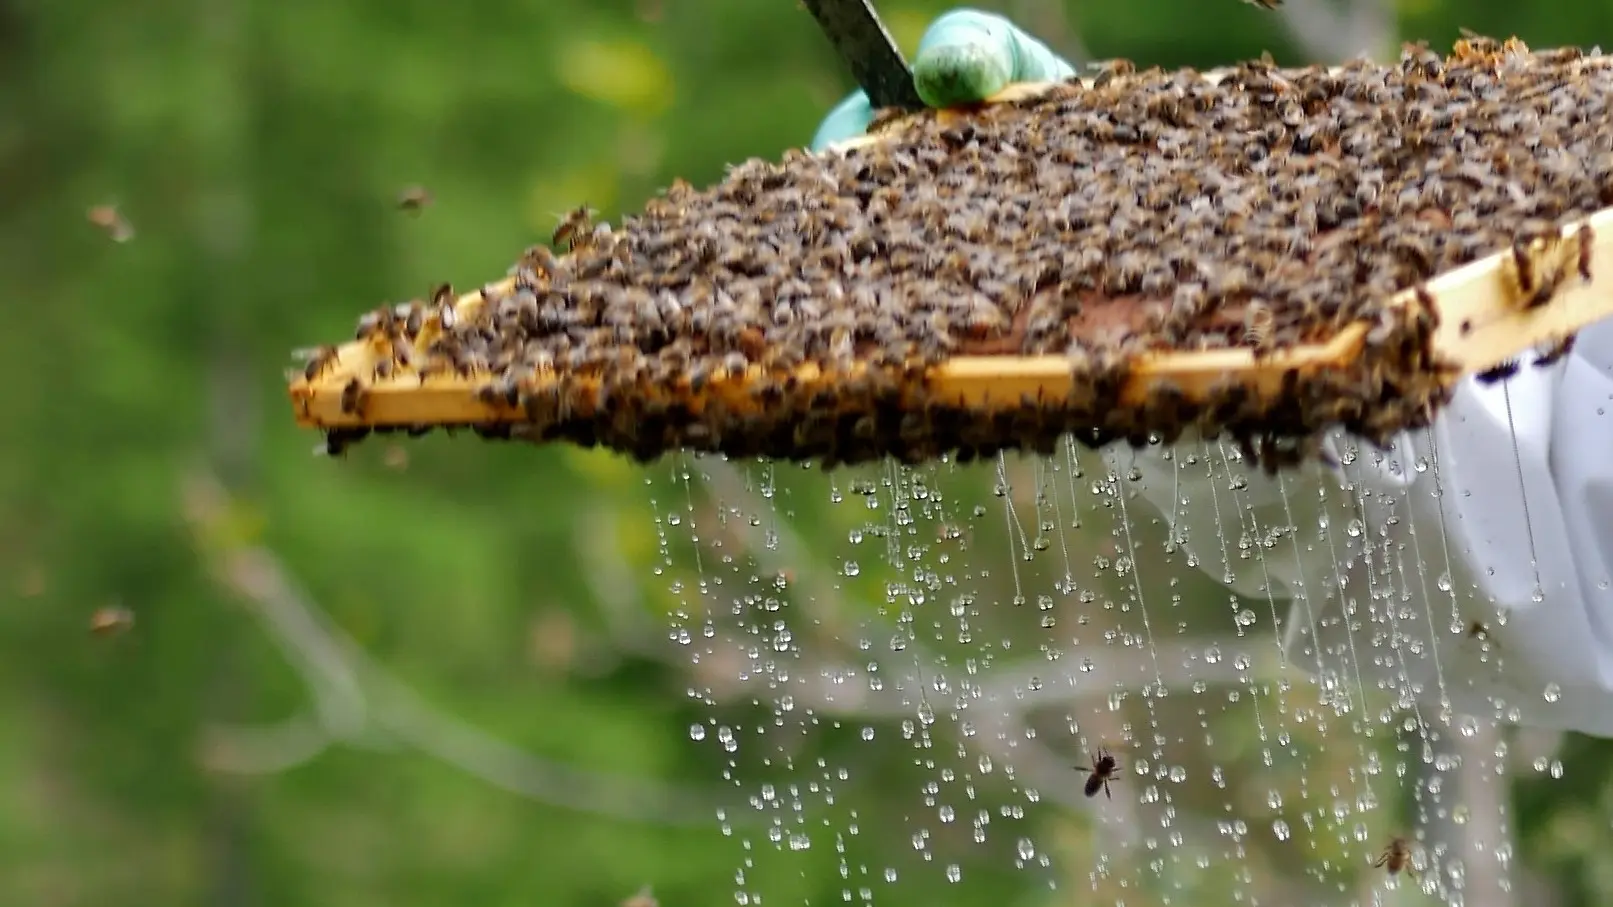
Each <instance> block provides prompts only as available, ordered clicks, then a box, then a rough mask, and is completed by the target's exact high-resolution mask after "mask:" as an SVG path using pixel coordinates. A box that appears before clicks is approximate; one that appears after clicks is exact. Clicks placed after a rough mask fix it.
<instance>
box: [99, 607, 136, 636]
mask: <svg viewBox="0 0 1613 907" xmlns="http://www.w3.org/2000/svg"><path fill="white" fill-rule="evenodd" d="M133 626H134V612H133V611H130V610H129V609H128V608H125V607H123V606H122V605H107V606H106V607H103V608H96V609H95V613H94V614H91V615H90V632H91V633H94V634H95V635H96V636H116V635H118V634H121V633H125V632H127V631H128V630H129V629H130V628H132V627H133Z"/></svg>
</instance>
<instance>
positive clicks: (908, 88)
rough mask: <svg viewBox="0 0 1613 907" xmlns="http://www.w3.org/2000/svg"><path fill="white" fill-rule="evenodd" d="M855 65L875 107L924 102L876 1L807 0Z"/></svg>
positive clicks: (912, 106)
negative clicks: (887, 28) (880, 15)
mask: <svg viewBox="0 0 1613 907" xmlns="http://www.w3.org/2000/svg"><path fill="white" fill-rule="evenodd" d="M803 2H805V4H806V8H807V9H809V10H811V11H812V15H813V17H814V18H816V19H817V20H818V26H819V27H820V28H822V29H823V32H824V34H826V35H828V36H829V42H830V43H832V44H833V45H834V46H835V50H837V51H839V52H840V59H842V60H844V61H846V65H847V66H849V67H851V72H852V75H854V76H856V77H857V84H858V85H861V86H862V90H863V91H865V92H867V94H868V100H869V101H870V102H871V103H872V104H873V105H874V107H875V108H876V109H877V108H880V107H902V108H905V109H907V110H919V109H921V108H922V107H924V101H923V100H921V99H920V98H919V93H918V90H917V89H915V88H914V87H913V71H912V70H911V69H908V68H907V60H905V59H903V58H902V51H901V50H900V49H899V48H897V46H896V41H895V40H894V39H893V38H891V33H890V32H888V31H886V30H885V23H883V22H881V21H880V20H879V13H877V12H875V11H874V4H873V0H803Z"/></svg>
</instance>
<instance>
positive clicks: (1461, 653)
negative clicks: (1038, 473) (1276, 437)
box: [812, 9, 1613, 737]
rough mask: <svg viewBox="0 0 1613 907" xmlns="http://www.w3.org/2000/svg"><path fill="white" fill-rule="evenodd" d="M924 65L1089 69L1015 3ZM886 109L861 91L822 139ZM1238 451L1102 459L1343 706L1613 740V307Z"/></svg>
mask: <svg viewBox="0 0 1613 907" xmlns="http://www.w3.org/2000/svg"><path fill="white" fill-rule="evenodd" d="M913 72H914V82H915V85H916V86H917V87H918V88H919V89H920V94H921V96H923V97H924V98H926V100H927V102H929V103H955V102H958V101H960V100H969V99H983V98H987V97H990V96H991V95H992V94H994V93H995V92H997V91H999V90H1001V89H1002V88H1003V87H1004V86H1005V85H1007V84H1009V83H1012V82H1020V81H1032V82H1034V81H1044V80H1049V79H1063V78H1068V77H1069V76H1070V75H1071V74H1072V73H1074V72H1075V69H1074V67H1072V66H1071V65H1070V63H1068V62H1067V61H1065V60H1063V59H1062V58H1060V57H1058V56H1057V55H1056V54H1054V53H1053V52H1052V51H1051V50H1050V49H1048V47H1047V46H1046V45H1044V44H1042V43H1041V42H1039V41H1037V40H1036V39H1034V38H1032V37H1031V36H1030V35H1028V34H1027V33H1025V32H1024V31H1022V30H1020V29H1019V28H1018V27H1017V26H1015V25H1014V24H1013V23H1012V22H1010V21H1008V20H1007V19H1005V18H1003V17H1001V16H997V15H994V14H991V13H985V12H981V11H979V10H972V9H958V10H953V11H951V12H948V13H946V14H945V15H942V16H941V17H939V18H937V19H936V20H935V21H934V23H932V24H931V25H930V27H929V29H928V30H927V31H926V32H925V34H924V37H923V39H922V40H921V41H920V42H919V51H918V54H917V55H916V57H915V59H914V62H913ZM872 117H873V109H872V107H871V106H870V104H869V103H868V99H867V97H866V96H864V95H863V94H862V93H861V92H856V93H853V94H852V95H851V96H850V97H848V98H847V99H846V100H845V101H843V102H842V103H841V104H840V105H838V106H837V107H836V108H835V109H834V110H832V111H831V112H830V113H829V115H828V116H827V117H826V118H825V119H824V121H823V122H822V124H820V126H819V128H818V132H817V135H816V136H815V137H814V139H813V143H812V147H813V148H824V147H826V146H828V145H830V144H832V143H834V142H836V141H839V140H841V139H844V138H846V137H849V136H852V135H856V134H858V133H861V132H862V131H863V130H864V129H865V128H866V127H867V126H868V123H869V121H870V120H871V119H872ZM1509 402H1510V410H1509V406H1508V403H1509ZM1233 450H1234V448H1233V447H1232V446H1231V445H1223V444H1217V443H1196V444H1195V443H1183V444H1179V445H1177V446H1176V447H1175V448H1174V449H1171V450H1162V449H1159V448H1148V449H1143V450H1135V449H1132V448H1130V447H1126V446H1115V447H1112V448H1109V449H1107V450H1106V451H1105V452H1104V455H1105V457H1107V458H1108V459H1109V461H1110V463H1111V465H1112V466H1113V467H1114V468H1115V472H1116V473H1117V474H1118V475H1121V476H1126V477H1128V478H1126V479H1122V488H1123V490H1126V491H1130V490H1136V491H1138V492H1139V493H1140V496H1141V497H1143V498H1144V499H1146V500H1147V501H1149V502H1151V503H1152V504H1153V506H1154V507H1156V508H1157V509H1158V510H1159V512H1160V513H1161V514H1163V515H1164V518H1165V519H1166V520H1167V521H1168V522H1169V524H1170V525H1171V527H1172V531H1173V533H1174V534H1175V536H1176V538H1178V539H1179V540H1181V542H1182V543H1183V546H1184V547H1185V548H1187V549H1188V551H1189V553H1190V554H1191V555H1192V557H1193V558H1194V559H1196V561H1197V563H1198V564H1199V565H1200V566H1201V567H1202V568H1203V569H1205V570H1206V571H1208V572H1209V573H1210V575H1211V576H1213V577H1216V578H1218V579H1223V578H1228V577H1229V578H1230V579H1229V582H1228V585H1230V586H1231V588H1232V589H1233V590H1234V591H1236V592H1238V593H1240V594H1242V595H1245V596H1249V597H1252V598H1255V599H1260V600H1264V599H1267V598H1268V596H1269V597H1270V599H1271V600H1272V601H1273V603H1274V604H1281V603H1283V602H1289V603H1291V604H1290V606H1289V607H1288V608H1287V609H1286V611H1287V615H1286V618H1285V619H1283V620H1282V626H1281V628H1280V632H1282V634H1283V642H1284V647H1285V650H1286V651H1287V653H1288V655H1289V658H1290V661H1292V662H1293V663H1294V664H1296V665H1298V666H1301V667H1304V668H1306V669H1308V670H1313V671H1317V672H1318V673H1319V674H1320V678H1321V682H1322V685H1323V689H1324V690H1325V691H1326V693H1327V695H1328V697H1329V698H1330V699H1331V700H1332V701H1334V702H1335V703H1339V704H1341V705H1344V704H1352V703H1353V704H1354V706H1355V708H1357V709H1360V708H1373V707H1375V706H1379V705H1381V704H1383V703H1384V701H1385V699H1386V698H1387V699H1388V700H1389V702H1391V703H1393V704H1396V705H1403V706H1406V707H1410V706H1412V705H1414V704H1415V706H1416V708H1417V710H1418V711H1420V712H1421V715H1422V717H1423V718H1424V719H1425V720H1428V721H1437V720H1440V719H1442V718H1445V717H1451V718H1453V719H1454V717H1455V714H1456V713H1460V714H1465V715H1467V716H1472V718H1477V719H1480V720H1483V719H1489V718H1494V719H1499V720H1501V721H1504V722H1507V723H1517V724H1526V725H1533V726H1538V727H1546V728H1555V729H1561V730H1575V731H1582V732H1585V733H1588V734H1596V735H1599V736H1606V737H1613V588H1610V579H1613V577H1610V572H1613V323H1604V324H1600V325H1597V326H1595V327H1593V328H1591V329H1588V330H1586V331H1584V332H1582V333H1581V335H1580V338H1579V342H1578V345H1577V348H1576V350H1575V351H1574V353H1573V354H1572V355H1570V356H1567V357H1564V358H1563V359H1562V360H1560V361H1559V362H1558V363H1556V364H1555V365H1552V366H1549V367H1546V368H1536V367H1534V366H1533V365H1532V364H1526V365H1525V366H1524V368H1523V369H1522V370H1521V371H1520V372H1519V373H1518V375H1517V376H1516V377H1514V378H1512V379H1511V380H1510V381H1507V382H1505V383H1502V384H1493V385H1484V384H1480V383H1478V382H1477V381H1475V380H1472V379H1468V380H1467V381H1465V382H1464V383H1463V384H1462V385H1461V388H1460V389H1459V390H1458V392H1457V394H1456V397H1455V400H1454V401H1453V402H1452V403H1451V404H1450V406H1448V407H1447V408H1446V409H1445V410H1444V411H1443V412H1442V413H1441V414H1440V415H1439V417H1438V420H1437V421H1436V422H1435V424H1434V426H1433V427H1432V428H1431V429H1429V430H1427V431H1420V432H1416V433H1412V434H1408V435H1402V436H1401V437H1400V438H1399V439H1398V441H1397V442H1396V443H1395V444H1394V445H1393V449H1392V450H1390V451H1388V452H1387V453H1385V452H1380V451H1378V450H1377V449H1376V448H1373V447H1371V446H1370V445H1364V444H1356V443H1353V442H1351V441H1349V440H1347V439H1344V438H1334V439H1333V444H1332V451H1333V453H1334V455H1335V457H1337V458H1338V459H1340V460H1341V461H1342V465H1341V467H1340V468H1339V469H1338V470H1337V471H1330V470H1327V469H1325V468H1323V467H1321V466H1309V467H1306V469H1305V470H1303V471H1301V472H1289V473H1285V474H1283V475H1282V476H1280V477H1278V478H1275V479H1272V478H1267V477H1266V476H1265V475H1264V474H1263V473H1262V472H1260V471H1259V470H1258V469H1253V468H1249V467H1248V466H1246V465H1244V464H1242V463H1241V462H1238V461H1237V460H1238V458H1237V457H1236V455H1235V454H1234V453H1233ZM1136 473H1141V478H1140V479H1138V480H1136V481H1131V480H1130V479H1129V477H1130V476H1132V475H1135V474H1136ZM1131 512H1132V514H1133V515H1134V516H1135V515H1137V511H1136V510H1132V511H1131ZM1289 528H1291V531H1289V532H1288V533H1287V534H1286V535H1282V536H1281V537H1280V538H1277V539H1275V540H1274V541H1271V539H1272V533H1273V531H1274V530H1285V529H1289ZM1223 552H1224V554H1223ZM1278 614H1279V616H1281V615H1282V609H1279V611H1278ZM1476 629H1477V632H1476V633H1475V630H1476ZM1363 698H1365V699H1367V700H1368V701H1367V702H1365V703H1363V702H1362V701H1361V700H1362V699H1363ZM1446 706H1449V709H1450V711H1451V712H1452V713H1453V714H1452V715H1449V716H1447V715H1445V714H1444V712H1445V710H1446ZM1430 708H1432V709H1434V710H1435V711H1434V712H1433V713H1432V714H1430V711H1429V710H1430ZM1372 714H1373V715H1376V714H1377V712H1376V711H1374V712H1373V713H1372Z"/></svg>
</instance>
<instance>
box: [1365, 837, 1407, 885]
mask: <svg viewBox="0 0 1613 907" xmlns="http://www.w3.org/2000/svg"><path fill="white" fill-rule="evenodd" d="M1380 867H1381V868H1383V869H1384V870H1386V871H1388V873H1389V874H1390V875H1398V874H1399V873H1400V872H1401V871H1402V870H1404V871H1405V873H1406V875H1409V876H1411V877H1413V878H1415V877H1416V876H1417V870H1416V868H1415V867H1414V866H1412V863H1411V844H1410V842H1408V841H1407V840H1406V839H1405V838H1399V837H1397V838H1392V839H1390V841H1389V846H1388V847H1385V848H1384V849H1383V853H1380V854H1378V859H1376V860H1374V861H1373V863H1372V868H1373V869H1378V868H1380Z"/></svg>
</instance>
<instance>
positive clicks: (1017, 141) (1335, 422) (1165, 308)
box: [290, 38, 1613, 469]
mask: <svg viewBox="0 0 1613 907" xmlns="http://www.w3.org/2000/svg"><path fill="white" fill-rule="evenodd" d="M1610 97H1613V58H1609V57H1607V56H1603V55H1600V54H1584V53H1581V52H1579V51H1576V50H1571V49H1567V50H1555V51H1547V52H1540V53H1532V52H1530V51H1529V50H1528V49H1527V48H1526V47H1524V46H1523V45H1522V44H1521V43H1520V42H1517V41H1515V40H1514V41H1508V42H1505V43H1504V44H1503V43H1500V42H1494V41H1489V40H1487V39H1477V38H1474V39H1469V40H1465V41H1462V42H1459V43H1458V44H1457V46H1456V50H1455V53H1454V54H1453V55H1451V56H1449V57H1444V56H1441V55H1439V54H1436V53H1433V52H1431V51H1429V50H1427V49H1426V48H1425V47H1422V46H1409V47H1407V48H1406V49H1405V50H1404V51H1403V53H1402V55H1401V59H1400V60H1399V61H1398V62H1397V63H1395V64H1393V65H1389V66H1382V65H1375V64H1370V63H1366V62H1360V63H1355V64H1351V65H1349V66H1345V67H1341V68H1334V69H1322V68H1311V69H1303V70H1301V69H1291V70H1290V69H1278V68H1276V67H1274V66H1272V65H1271V64H1270V63H1269V62H1257V63H1247V64H1244V65H1242V66H1239V67H1236V68H1231V69H1226V70H1219V71H1215V72H1210V73H1200V72H1193V71H1180V72H1163V71H1159V70H1149V71H1145V72H1137V71H1134V70H1133V68H1132V67H1131V66H1130V65H1129V64H1126V63H1123V62H1122V63H1113V64H1109V65H1108V66H1107V67H1106V68H1105V69H1104V70H1103V71H1102V72H1101V73H1099V74H1098V75H1097V76H1096V77H1094V78H1090V79H1085V80H1081V81H1079V82H1073V81H1072V82H1071V83H1061V84H1040V85H1019V86H1015V87H1013V88H1012V89H1010V90H1009V91H1008V92H1006V93H1005V94H1004V95H1002V96H1000V97H998V98H995V99H993V101H992V102H990V103H987V104H984V105H981V106H980V107H978V108H975V109H970V110H959V111H941V112H921V113H917V114H901V113H899V112H898V113H893V115H891V116H889V117H887V118H884V121H883V122H881V123H879V124H877V125H876V127H875V129H874V130H873V132H872V134H870V135H869V136H867V137H864V138H861V139H858V140H855V141H852V142H848V143H846V144H845V145H843V146H841V147H838V148H835V149H831V150H830V151H828V152H825V153H823V154H818V155H810V154H805V153H802V152H790V153H787V154H786V155H785V156H784V159H783V161H782V162H781V163H768V162H762V161H752V162H748V163H746V164H743V165H740V166H738V167H735V168H733V169H732V170H731V171H730V173H729V175H728V176H727V178H726V179H724V180H723V181H722V182H721V183H719V184H717V185H716V186H714V187H712V188H710V189H707V190H696V189H694V188H692V187H690V186H688V185H687V184H684V183H681V182H680V183H678V184H676V185H674V186H673V187H672V188H671V189H669V190H668V191H667V192H666V193H665V194H664V195H663V196H662V197H659V198H657V199H654V200H652V201H651V202H650V203H649V204H648V205H647V206H646V208H645V210H644V212H643V213H642V214H641V215H639V216H637V217H632V218H628V219H626V220H625V221H624V223H623V224H622V225H621V226H620V228H618V229H616V230H611V229H610V228H608V227H606V226H604V225H601V226H600V227H598V228H593V229H591V230H590V229H582V230H573V231H571V233H572V235H571V236H570V242H569V245H570V246H571V247H570V248H569V249H568V250H567V251H566V252H564V253H562V254H555V253H554V252H551V251H550V250H549V249H548V248H547V247H537V248H534V249H532V250H529V252H528V253H527V255H526V256H525V257H524V258H523V259H522V261H521V262H520V263H519V264H518V265H517V266H516V267H515V268H513V269H512V272H511V276H510V277H509V278H507V279H505V280H503V281H500V282H497V283H494V284H490V285H488V286H485V287H483V288H481V289H480V290H477V291H475V292H471V293H468V294H464V295H459V296H456V295H455V294H454V293H452V291H450V290H449V289H448V288H447V287H443V288H441V289H439V291H438V292H437V293H436V294H435V295H434V297H433V298H432V299H430V300H422V301H416V302H412V303H408V304H405V305H401V306H395V307H394V306H388V307H384V308H381V309H378V310H376V311H373V312H371V313H369V314H367V315H365V316H364V317H363V319H361V321H360V324H359V330H358V332H357V338H356V339H355V340H353V341H351V342H349V343H346V344H344V345H341V346H332V347H325V348H322V349H321V350H319V351H317V352H316V353H314V354H313V356H312V358H311V359H310V361H309V362H308V363H307V365H306V367H305V368H304V369H303V370H302V371H301V372H300V373H299V374H297V375H296V376H295V377H294V378H293V380H292V382H291V388H290V392H291V398H292V401H293V405H294V408H295V411H296V416H297V419H298V421H299V422H300V423H301V424H303V425H306V426H310V427H316V428H319V429H322V430H324V432H325V435H326V438H327V446H328V449H329V450H330V451H331V452H333V453H334V452H339V451H340V450H341V449H342V448H343V447H344V446H345V445H347V444H349V443H352V442H353V441H355V440H358V439H360V438H362V437H363V436H365V435H366V434H368V433H369V432H371V431H408V432H411V433H420V432H424V431H428V430H431V429H432V428H439V427H445V428H454V427H464V428H472V429H475V430H476V431H477V432H478V433H480V434H482V435H484V436H487V437H501V438H502V437H513V438H517V439H523V440H529V441H537V442H546V441H570V442H574V443H579V444H584V445H599V446H604V447H608V448H612V449H615V450H619V451H622V452H625V453H628V454H630V455H632V456H635V457H638V458H640V459H652V458H655V457H657V456H659V455H661V454H663V453H665V452H667V451H670V450H673V449H678V448H683V449H692V450H704V451H715V452H721V453H726V454H730V455H734V456H765V457H773V458H782V459H819V460H822V461H824V462H825V463H826V464H834V463H846V462H858V461H864V460H868V459H873V458H878V457H883V456H887V455H888V456H894V457H897V458H899V459H901V460H904V461H909V462H916V461H922V460H927V459H932V458H936V457H940V456H944V455H952V456H955V457H956V458H958V459H968V458H971V457H974V456H981V455H987V454H991V453H994V452H996V451H998V450H1004V449H1028V450H1038V451H1046V450H1050V449H1051V448H1052V446H1053V445H1054V444H1056V443H1057V441H1058V439H1059V438H1060V437H1062V436H1063V435H1065V434H1071V435H1073V436H1074V437H1075V438H1076V439H1077V440H1079V441H1081V442H1082V443H1086V444H1090V445H1099V444H1104V443H1108V442H1111V441H1116V440H1123V441H1128V442H1130V443H1133V444H1145V443H1150V442H1152V441H1166V442H1168V441H1172V440H1175V439H1176V438H1178V437H1180V436H1181V435H1183V434H1184V433H1188V432H1193V433H1198V434H1201V435H1206V436H1216V435H1227V436H1230V437H1231V438H1233V439H1235V440H1237V441H1238V442H1239V443H1241V444H1242V445H1243V446H1244V448H1245V450H1246V451H1247V453H1248V454H1249V455H1251V456H1252V457H1253V458H1255V459H1257V460H1260V461H1262V462H1263V463H1264V464H1265V465H1266V466H1267V467H1268V468H1272V469H1275V468H1277V467H1280V466H1283V465H1287V464H1292V463H1297V462H1301V461H1303V460H1304V459H1306V457H1307V456H1308V455H1310V454H1311V453H1313V452H1314V451H1315V450H1316V448H1317V445H1316V440H1317V438H1318V436H1319V433H1320V432H1322V431H1324V430H1326V429H1328V428H1331V427H1334V426H1342V427H1344V428H1345V429H1346V430H1348V431H1351V432H1353V433H1355V434H1357V435H1359V436H1361V437H1363V438H1365V439H1367V440H1371V441H1376V442H1379V443H1383V442H1386V441H1387V439H1388V438H1389V437H1390V436H1391V435H1392V434H1393V433H1394V432H1395V431H1398V430H1402V429H1409V428H1417V427H1421V426H1425V425H1427V424H1428V423H1429V422H1430V421H1431V419H1432V418H1433V416H1434V414H1435V413H1436V412H1437V411H1438V409H1439V407H1440V406H1442V405H1443V404H1444V403H1445V402H1446V401H1447V400H1448V399H1449V397H1450V395H1451V393H1452V391H1453V388H1454V386H1455V383H1456V382H1457V380H1458V379H1460V378H1461V377H1462V376H1464V375H1467V374H1473V373H1478V374H1481V375H1483V376H1485V377H1486V378H1490V379H1496V378H1500V377H1504V376H1505V375H1506V374H1508V373H1509V372H1510V370H1511V369H1513V368H1515V367H1516V365H1517V362H1518V360H1519V357H1523V356H1526V355H1528V354H1529V353H1530V352H1531V351H1535V353H1536V354H1537V355H1538V356H1540V357H1542V358H1545V359H1548V360H1549V359H1551V358H1553V357H1555V356H1558V355H1561V353H1562V352H1563V351H1564V349H1565V348H1566V347H1567V345H1568V344H1570V343H1572V339H1573V337H1574V335H1575V332H1576V331H1578V330H1579V329H1581V328H1583V327H1584V326H1586V325H1588V324H1590V323H1592V322H1594V321H1596V320H1598V319H1600V318H1602V317H1605V316H1606V315H1608V314H1609V313H1613V293H1609V292H1600V290H1602V289H1603V285H1602V284H1601V283H1596V284H1593V283H1592V280H1591V279H1592V276H1593V275H1597V274H1606V273H1613V271H1610V270H1609V269H1613V209H1609V208H1608V206H1609V205H1613V137H1609V136H1607V135H1606V134H1605V133H1604V132H1603V131H1602V129H1601V126H1600V124H1602V123H1605V122H1608V121H1609V114H1610V111H1609V109H1608V107H1609V102H1608V100H1607V99H1608V98H1610Z"/></svg>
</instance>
